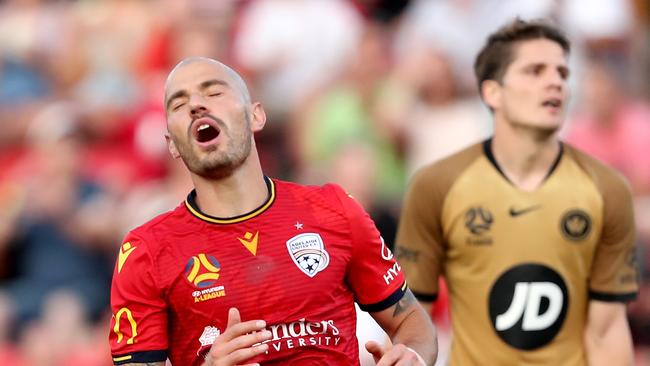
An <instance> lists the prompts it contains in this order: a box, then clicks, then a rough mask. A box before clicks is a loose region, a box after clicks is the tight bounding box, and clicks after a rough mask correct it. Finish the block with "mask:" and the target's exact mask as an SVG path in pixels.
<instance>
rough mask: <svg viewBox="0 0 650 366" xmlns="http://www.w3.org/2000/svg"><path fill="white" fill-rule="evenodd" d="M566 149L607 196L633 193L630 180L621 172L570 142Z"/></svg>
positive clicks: (565, 146)
mask: <svg viewBox="0 0 650 366" xmlns="http://www.w3.org/2000/svg"><path fill="white" fill-rule="evenodd" d="M564 149H565V151H566V154H567V155H568V156H569V157H570V158H571V159H573V160H574V161H575V162H576V164H578V166H579V167H580V168H581V169H582V170H583V171H584V172H585V173H586V174H587V175H588V176H589V177H590V178H591V180H592V181H593V183H594V184H595V185H596V187H597V188H598V190H599V191H600V192H601V194H603V195H605V196H607V195H614V196H616V195H620V194H631V188H630V185H629V182H628V181H627V179H626V178H625V177H624V176H623V175H622V174H621V173H619V172H618V171H616V170H615V169H613V168H611V167H609V166H607V165H605V164H604V163H603V162H601V161H600V160H598V159H596V158H594V157H593V156H590V155H589V154H587V153H585V152H583V151H581V150H579V149H577V148H576V147H574V146H571V145H570V144H567V143H564Z"/></svg>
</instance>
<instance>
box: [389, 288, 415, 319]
mask: <svg viewBox="0 0 650 366" xmlns="http://www.w3.org/2000/svg"><path fill="white" fill-rule="evenodd" d="M414 302H415V296H413V293H412V292H411V290H406V292H405V293H404V296H402V298H401V299H400V300H399V301H398V302H397V304H395V310H393V318H395V317H397V316H398V315H400V314H401V313H403V312H404V310H406V309H408V308H409V307H410V306H411V304H413V303H414Z"/></svg>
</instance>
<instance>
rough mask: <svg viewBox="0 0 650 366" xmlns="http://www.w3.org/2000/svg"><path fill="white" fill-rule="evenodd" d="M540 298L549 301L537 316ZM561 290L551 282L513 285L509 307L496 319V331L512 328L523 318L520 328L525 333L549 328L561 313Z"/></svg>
mask: <svg viewBox="0 0 650 366" xmlns="http://www.w3.org/2000/svg"><path fill="white" fill-rule="evenodd" d="M542 298H546V299H548V301H549V306H548V308H547V309H546V311H545V312H544V313H543V314H539V306H540V304H541V302H542ZM563 301H564V299H563V295H562V290H561V289H560V288H559V287H558V285H556V284H555V283H553V282H520V283H517V284H516V285H515V292H514V295H513V296H512V302H511V303H510V307H508V310H506V312H505V313H503V314H501V315H498V316H497V317H496V325H495V326H496V329H497V330H499V331H502V330H506V329H510V328H512V327H513V326H514V325H515V324H517V322H518V321H519V319H521V318H522V316H523V321H522V325H521V328H522V329H523V330H525V331H534V330H541V329H546V328H548V327H549V326H551V325H552V324H553V323H554V322H555V320H556V319H557V317H558V315H560V312H561V311H562V304H563Z"/></svg>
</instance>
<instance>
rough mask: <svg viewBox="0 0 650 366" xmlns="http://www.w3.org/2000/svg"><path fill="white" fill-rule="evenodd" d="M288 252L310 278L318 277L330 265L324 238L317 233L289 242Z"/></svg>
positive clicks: (307, 234)
mask: <svg viewBox="0 0 650 366" xmlns="http://www.w3.org/2000/svg"><path fill="white" fill-rule="evenodd" d="M287 250H289V255H290V256H291V259H293V262H294V263H295V264H296V266H297V267H298V268H300V270H301V271H303V272H304V273H305V274H306V275H307V276H309V277H314V276H316V274H317V273H318V272H320V271H322V270H324V269H325V268H327V265H328V264H329V263H330V256H329V254H328V253H327V251H326V250H325V244H324V243H323V238H321V236H320V235H319V234H316V233H304V234H300V235H296V236H294V237H293V238H291V239H289V240H287Z"/></svg>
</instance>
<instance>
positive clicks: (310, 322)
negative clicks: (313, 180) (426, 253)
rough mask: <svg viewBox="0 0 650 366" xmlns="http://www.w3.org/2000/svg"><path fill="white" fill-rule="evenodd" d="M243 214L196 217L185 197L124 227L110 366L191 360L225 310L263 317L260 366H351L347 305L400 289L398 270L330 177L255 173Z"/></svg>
mask: <svg viewBox="0 0 650 366" xmlns="http://www.w3.org/2000/svg"><path fill="white" fill-rule="evenodd" d="M266 182H267V186H268V189H269V198H268V200H267V201H266V202H265V203H264V204H263V205H261V206H260V207H259V208H257V209H256V210H254V211H253V212H250V213H249V214H246V215H242V216H238V217H233V218H227V219H223V218H216V217H212V216H209V215H206V214H205V213H202V212H201V211H200V210H199V209H198V207H197V205H196V203H195V193H194V192H192V193H191V194H190V195H189V196H188V198H187V200H186V201H185V202H184V203H182V204H181V205H180V206H179V207H177V208H176V209H175V210H173V211H170V212H168V213H166V214H163V215H160V216H159V217H157V218H155V219H153V220H152V221H150V222H148V223H147V224H145V225H143V226H141V227H139V228H137V229H134V230H133V231H131V232H130V233H129V234H128V235H127V237H126V239H125V241H124V244H122V247H121V248H120V252H119V257H118V261H117V265H116V268H115V272H114V276H113V286H112V290H111V307H112V311H113V319H112V321H111V330H110V337H109V338H110V344H111V350H112V355H113V362H114V363H115V364H116V365H119V364H125V363H135V362H143V363H144V362H157V361H164V360H165V359H167V358H168V357H169V359H170V360H171V362H172V364H174V365H200V364H201V363H202V362H203V361H204V356H205V354H206V353H207V351H208V350H209V348H210V346H211V345H212V343H213V341H214V339H215V338H216V337H217V336H219V334H220V333H221V332H223V331H224V330H225V327H226V324H227V320H228V309H229V308H231V307H236V308H238V309H239V311H240V314H241V317H242V320H243V321H246V320H253V319H263V320H265V321H266V323H267V327H266V329H268V330H269V331H271V332H272V334H273V338H272V339H271V340H269V341H267V342H268V345H269V351H268V352H267V353H266V354H264V355H261V356H259V357H257V358H255V359H254V360H251V362H260V363H261V364H263V365H289V364H294V363H295V364H300V365H306V364H309V365H358V364H359V360H358V344H357V340H356V337H355V330H356V314H355V309H354V301H356V302H357V303H359V305H360V307H361V308H362V309H363V310H366V311H379V310H383V309H386V308H388V307H390V306H391V305H393V304H395V303H396V302H397V301H399V300H400V299H401V297H402V296H403V295H404V292H405V291H406V285H405V282H404V277H403V275H402V272H401V268H400V267H399V265H398V264H397V262H395V260H394V259H393V255H392V253H391V252H390V250H389V249H388V248H387V247H386V246H385V245H384V242H383V240H382V239H381V237H380V234H379V232H378V231H377V229H376V228H375V225H374V223H373V222H372V220H371V219H370V217H369V216H368V214H367V213H366V212H365V211H364V210H363V209H362V208H361V206H360V205H359V204H358V203H357V202H356V201H355V200H353V199H352V198H351V197H350V196H349V195H348V194H346V193H345V192H344V191H343V190H342V189H341V188H340V187H338V186H336V185H326V186H323V187H307V186H301V185H298V184H293V183H289V182H283V181H278V180H271V179H266Z"/></svg>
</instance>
